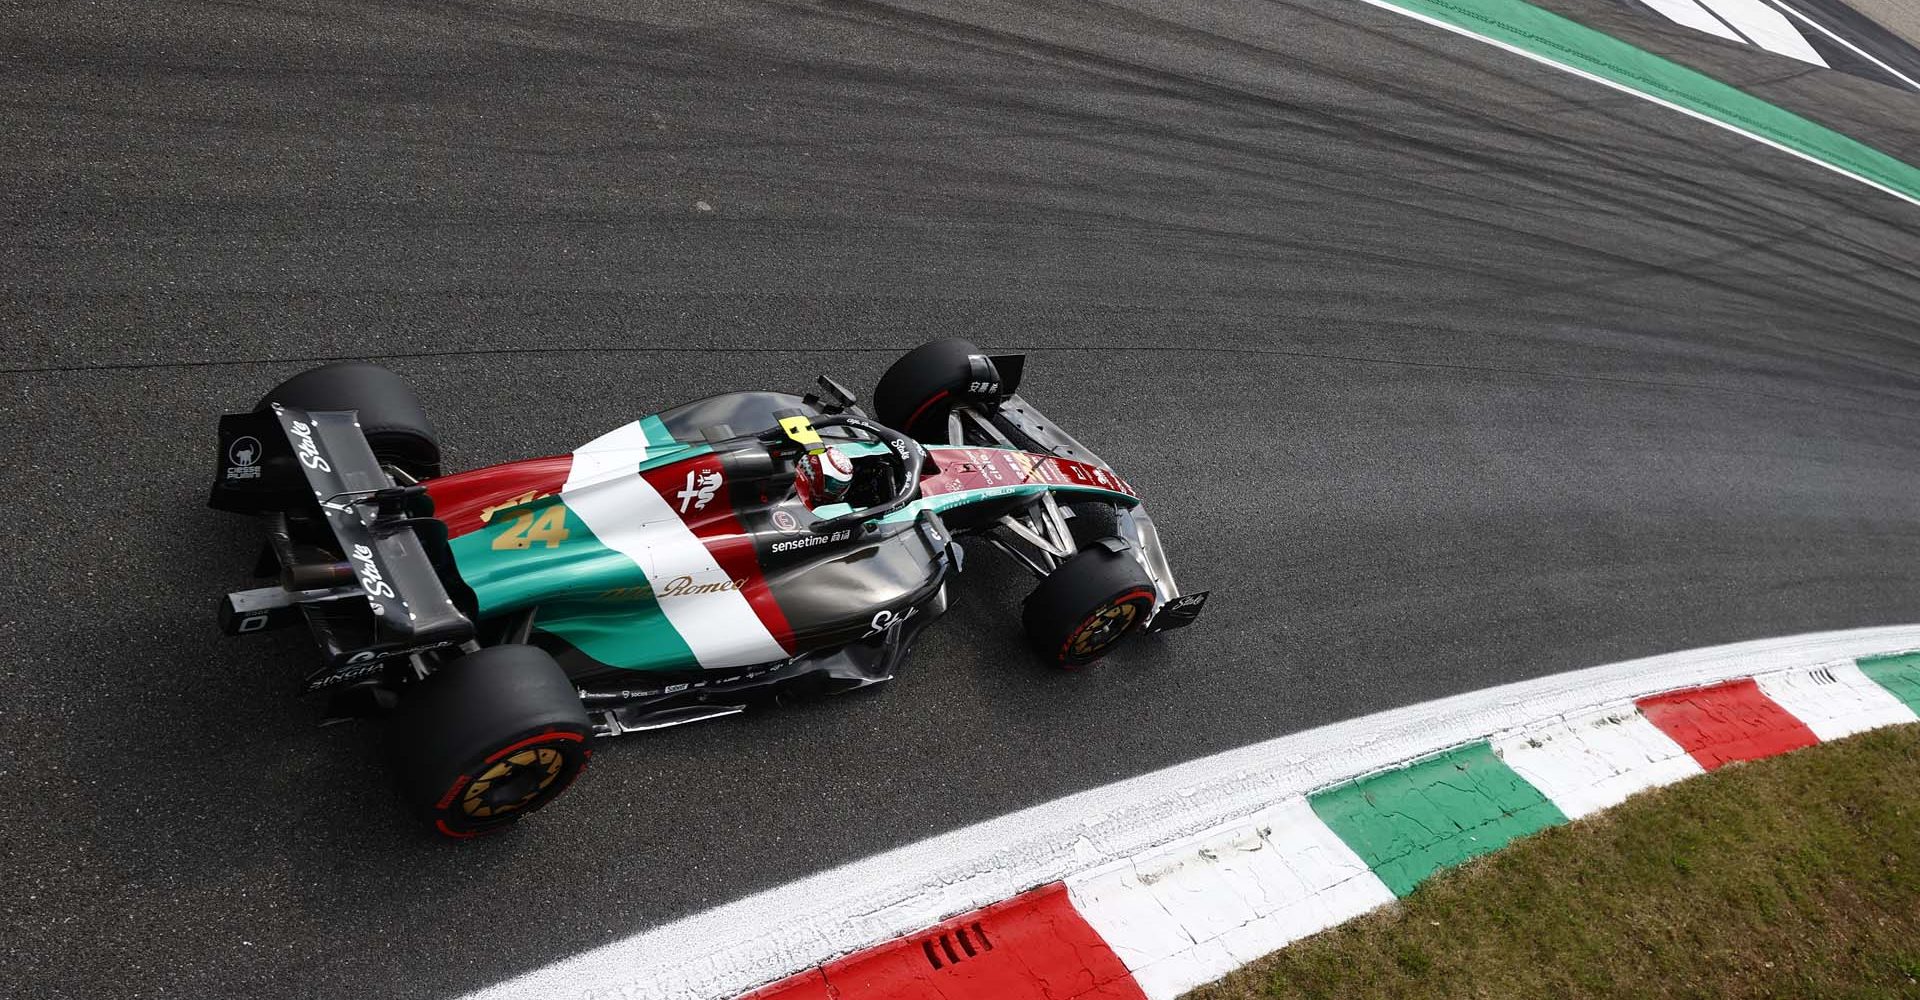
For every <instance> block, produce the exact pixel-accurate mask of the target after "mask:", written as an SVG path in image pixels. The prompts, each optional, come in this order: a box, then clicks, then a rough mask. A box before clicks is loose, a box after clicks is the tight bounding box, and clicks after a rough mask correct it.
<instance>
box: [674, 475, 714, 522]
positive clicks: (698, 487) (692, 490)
mask: <svg viewBox="0 0 1920 1000" xmlns="http://www.w3.org/2000/svg"><path fill="white" fill-rule="evenodd" d="M718 492H720V473H719V472H718V471H714V470H709V471H701V470H699V469H695V470H692V471H690V472H688V473H687V488H686V489H684V490H681V491H680V492H678V493H676V494H674V496H677V497H679V498H680V513H682V514H685V513H686V512H687V511H688V509H689V508H691V509H693V510H706V509H707V505H708V504H710V503H712V502H713V495H714V494H715V493H718Z"/></svg>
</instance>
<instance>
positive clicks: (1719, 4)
mask: <svg viewBox="0 0 1920 1000" xmlns="http://www.w3.org/2000/svg"><path fill="white" fill-rule="evenodd" d="M1700 2H1701V3H1703V4H1705V5H1706V6H1707V8H1708V9H1709V10H1712V11H1713V12H1714V13H1715V14H1718V15H1720V16H1721V17H1722V18H1724V19H1726V22H1727V23H1728V24H1731V25H1733V29H1734V30H1735V31H1738V32H1739V33H1741V34H1743V35H1745V36H1747V38H1749V39H1750V40H1752V42H1753V44H1755V45H1758V46H1760V47H1761V48H1763V49H1766V50H1767V51H1769V52H1778V53H1780V54H1781V55H1783V56H1791V57H1793V58H1795V59H1798V60H1800V61H1801V62H1810V63H1813V64H1814V65H1815V66H1825V65H1826V64H1827V61H1826V60H1825V59H1822V58H1820V53H1818V52H1815V51H1814V49H1813V46H1811V45H1808V44H1807V40H1806V38H1805V37H1803V36H1802V35H1801V34H1800V32H1799V31H1797V30H1795V29H1794V27H1793V22H1792V21H1789V20H1787V18H1786V15H1784V14H1782V13H1780V12H1779V11H1777V10H1774V9H1773V8H1772V7H1769V6H1767V5H1766V4H1764V3H1761V2H1760V0H1700Z"/></svg>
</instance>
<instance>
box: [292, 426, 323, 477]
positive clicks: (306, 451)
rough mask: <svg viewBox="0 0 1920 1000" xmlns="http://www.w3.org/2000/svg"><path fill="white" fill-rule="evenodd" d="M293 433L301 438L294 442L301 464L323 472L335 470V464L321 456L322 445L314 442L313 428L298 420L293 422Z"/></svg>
mask: <svg viewBox="0 0 1920 1000" xmlns="http://www.w3.org/2000/svg"><path fill="white" fill-rule="evenodd" d="M292 434H293V436H294V437H296V438H298V439H299V440H298V441H296V442H295V443H294V452H295V453H297V454H298V455H299V456H300V464H301V465H304V466H306V467H307V468H309V469H319V470H320V471H321V472H332V471H333V466H331V465H329V464H327V460H326V459H325V458H322V457H321V455H320V446H319V445H317V444H314V443H313V428H311V427H308V426H307V425H306V424H304V423H302V422H300V421H298V420H296V421H294V422H293V428H292Z"/></svg>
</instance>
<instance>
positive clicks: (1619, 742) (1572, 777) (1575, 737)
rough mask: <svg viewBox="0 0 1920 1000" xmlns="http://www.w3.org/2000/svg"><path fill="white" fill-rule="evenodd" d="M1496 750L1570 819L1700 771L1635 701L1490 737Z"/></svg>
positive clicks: (1511, 766)
mask: <svg viewBox="0 0 1920 1000" xmlns="http://www.w3.org/2000/svg"><path fill="white" fill-rule="evenodd" d="M1490 742H1491V743H1492V744H1493V750H1494V753H1496V754H1498V755H1499V756H1500V759H1501V760H1503V761H1505V762H1506V765H1507V766H1508V767H1510V768H1513V770H1514V773H1516V774H1518V775H1520V777H1522V778H1525V779H1526V781H1527V783H1528V784H1530V785H1532V786H1533V787H1535V788H1537V789H1539V790H1540V794H1542V795H1545V796H1546V797H1547V798H1548V799H1551V800H1552V801H1553V804H1554V805H1555V806H1558V807H1559V809H1560V811H1561V812H1562V813H1565V814H1566V816H1567V818H1568V819H1577V818H1579V817H1581V816H1585V815H1588V814H1590V813H1595V812H1599V811H1600V810H1602V809H1605V808H1607V807H1609V806H1615V805H1619V804H1620V803H1621V802H1624V801H1626V798H1627V796H1629V795H1632V794H1633V793H1635V792H1639V791H1644V790H1646V789H1648V788H1654V787H1657V786H1660V785H1670V784H1673V783H1674V782H1676V781H1680V780H1683V779H1686V778H1691V777H1693V776H1694V775H1696V774H1699V773H1701V768H1700V765H1699V764H1697V763H1695V762H1694V759H1693V758H1692V757H1690V756H1688V755H1687V752H1686V751H1685V750H1683V749H1681V748H1680V744H1678V743H1675V742H1674V741H1673V740H1672V739H1670V738H1669V737H1668V736H1667V734H1665V733H1663V732H1661V731H1660V730H1659V728H1658V727H1656V726H1654V724H1653V723H1651V722H1648V721H1647V717H1646V716H1644V715H1641V714H1640V710H1639V709H1638V708H1636V707H1634V704H1633V702H1630V701H1623V702H1615V703H1614V704H1612V705H1609V706H1605V707H1603V708H1598V709H1593V710H1589V711H1583V712H1578V713H1574V714H1570V715H1567V716H1563V717H1562V718H1560V719H1556V720H1554V721H1552V722H1549V723H1546V724H1543V725H1538V726H1528V727H1526V728H1525V729H1521V730H1517V731H1514V732H1511V733H1503V734H1500V735H1498V736H1495V737H1494V738H1493V739H1492V740H1491V741H1490Z"/></svg>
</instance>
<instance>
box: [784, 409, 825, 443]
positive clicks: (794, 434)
mask: <svg viewBox="0 0 1920 1000" xmlns="http://www.w3.org/2000/svg"><path fill="white" fill-rule="evenodd" d="M780 429H781V430H783V431H786V432H787V440H789V441H792V442H793V443H794V444H798V445H808V446H811V445H816V444H819V443H820V432H819V431H817V430H814V429H813V421H811V420H809V419H807V418H806V416H805V415H804V414H803V415H801V416H797V417H781V418H780Z"/></svg>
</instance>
